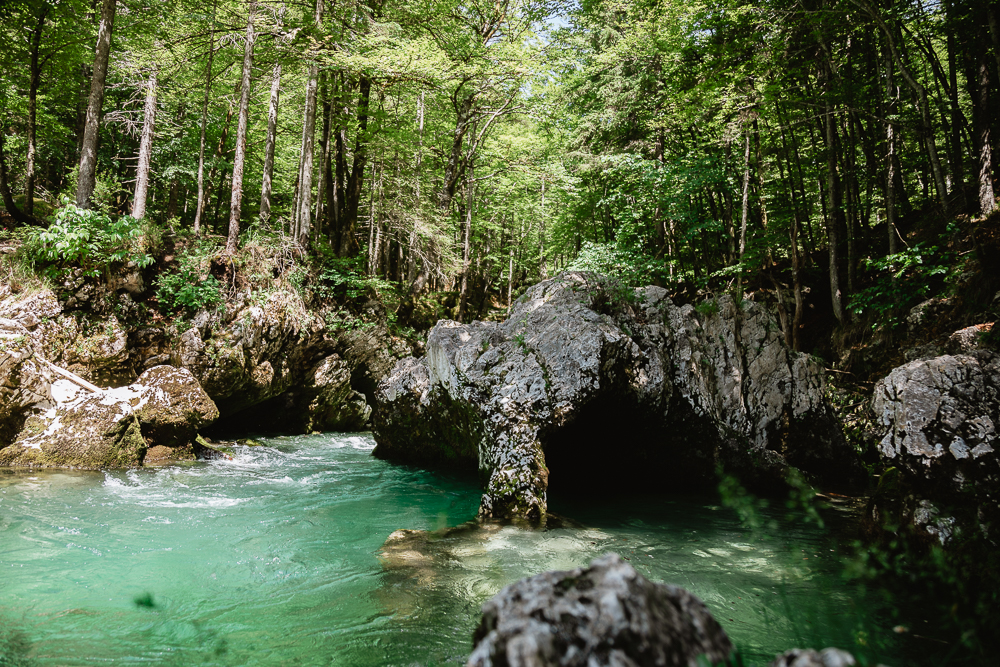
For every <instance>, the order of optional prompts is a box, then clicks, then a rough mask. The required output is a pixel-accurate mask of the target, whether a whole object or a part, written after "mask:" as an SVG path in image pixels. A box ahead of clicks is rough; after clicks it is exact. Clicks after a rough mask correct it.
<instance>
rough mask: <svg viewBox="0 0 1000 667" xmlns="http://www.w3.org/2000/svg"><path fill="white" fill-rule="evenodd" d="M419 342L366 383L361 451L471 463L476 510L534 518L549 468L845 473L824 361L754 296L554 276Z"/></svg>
mask: <svg viewBox="0 0 1000 667" xmlns="http://www.w3.org/2000/svg"><path fill="white" fill-rule="evenodd" d="M426 349H427V354H426V356H425V357H424V358H422V359H415V358H407V359H403V360H401V361H400V362H399V363H398V364H397V365H396V366H395V368H394V369H393V371H392V373H391V374H390V375H389V376H388V377H387V378H386V379H385V380H383V382H382V383H381V384H380V386H379V394H378V407H377V410H376V412H375V414H374V417H373V422H374V431H375V439H376V442H377V443H378V446H377V448H376V450H375V454H376V455H377V456H382V457H385V458H394V459H397V460H402V461H408V462H413V463H424V464H426V463H448V462H452V463H456V464H460V465H467V466H476V465H478V469H479V471H480V476H481V478H482V479H483V481H484V486H485V487H486V488H485V492H484V494H483V499H482V504H481V508H480V515H481V516H482V517H493V518H511V517H522V518H528V519H532V520H537V519H540V518H542V517H543V516H544V514H545V511H546V492H547V488H548V485H549V481H550V479H549V478H550V474H551V477H552V482H553V483H556V482H557V481H558V479H559V476H560V475H562V479H563V480H569V479H571V478H579V479H586V478H587V476H588V475H593V482H594V483H596V484H600V485H602V486H607V485H608V483H609V481H610V480H614V479H616V478H617V479H625V480H628V482H629V483H630V484H633V485H635V484H637V483H640V480H642V481H650V482H652V483H655V484H658V485H660V486H661V488H662V487H663V486H664V485H688V486H690V485H692V484H695V485H697V484H698V483H703V484H709V483H711V482H712V481H713V480H714V479H715V470H716V467H717V466H718V465H722V466H724V467H726V468H727V469H729V470H733V471H738V472H739V473H741V475H742V476H743V477H744V479H748V478H751V479H752V478H756V479H758V480H759V481H762V482H771V481H774V480H776V479H779V478H780V477H781V476H782V475H783V473H784V472H785V471H786V469H787V467H788V466H795V467H798V468H800V469H802V470H804V471H807V472H809V473H813V474H814V475H816V476H817V477H819V478H821V479H826V480H829V481H835V480H839V481H840V482H844V481H845V480H850V479H851V478H853V477H854V476H855V475H856V473H857V470H858V467H857V462H856V458H855V456H854V453H853V451H852V450H851V449H850V448H849V447H848V446H847V444H846V442H845V441H844V438H843V435H842V433H841V430H840V426H839V424H838V422H837V420H836V419H835V417H834V415H833V413H832V410H831V409H830V407H829V406H828V405H827V403H826V402H825V400H824V397H823V389H824V377H823V371H822V367H821V366H820V365H819V364H818V363H817V362H815V361H813V360H812V359H810V358H809V357H808V356H806V355H804V354H798V353H794V352H791V351H790V350H789V349H788V348H787V347H786V346H785V344H784V342H783V340H782V336H781V334H780V331H779V330H778V326H777V324H776V323H775V321H774V319H773V318H772V317H771V316H770V314H769V313H768V312H766V311H765V310H764V309H763V308H762V307H760V306H758V305H756V304H753V303H748V302H744V303H742V304H737V303H736V302H735V301H734V300H733V299H732V298H730V297H728V296H724V297H720V298H719V299H717V300H716V301H713V302H708V303H706V304H705V306H704V307H701V308H700V309H695V308H694V307H692V306H690V305H684V306H677V305H675V304H674V303H673V302H672V301H671V300H670V299H669V298H667V295H666V291H665V290H663V289H661V288H658V287H647V288H644V289H640V290H635V291H632V290H625V289H622V288H620V287H618V286H617V285H616V284H615V283H613V282H610V281H607V280H605V279H602V278H600V277H597V276H595V275H592V274H585V273H566V274H563V275H561V276H559V277H557V278H554V279H551V280H547V281H545V282H542V283H539V284H538V285H535V286H534V287H532V288H531V289H529V290H528V291H527V292H526V293H525V294H524V295H523V296H522V297H521V298H520V299H519V300H518V301H517V303H515V304H514V306H513V307H512V308H511V311H510V314H509V316H508V318H507V320H506V321H505V322H503V323H487V322H473V323H472V324H469V325H462V324H459V323H457V322H452V321H441V322H439V323H438V325H437V326H435V327H434V329H433V330H432V331H431V332H430V334H429V335H428V339H427V345H426ZM595 473H596V474H595ZM643 476H645V477H646V479H645V480H643V479H642V478H643Z"/></svg>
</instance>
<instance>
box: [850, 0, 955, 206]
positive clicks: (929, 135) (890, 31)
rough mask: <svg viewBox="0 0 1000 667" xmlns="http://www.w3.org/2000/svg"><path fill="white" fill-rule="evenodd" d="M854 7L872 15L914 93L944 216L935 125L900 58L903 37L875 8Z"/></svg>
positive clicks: (944, 198)
mask: <svg viewBox="0 0 1000 667" xmlns="http://www.w3.org/2000/svg"><path fill="white" fill-rule="evenodd" d="M854 1H855V4H859V5H861V6H862V7H864V9H865V10H866V11H867V12H868V13H869V15H871V17H872V18H873V19H875V22H876V23H878V25H879V27H880V28H881V29H882V32H883V33H884V34H885V36H886V41H887V43H888V45H889V52H890V53H891V54H892V59H893V60H894V61H895V63H896V67H898V68H899V73H900V74H901V75H902V76H903V80H904V81H905V82H906V85H907V86H909V87H910V89H911V90H913V93H914V94H915V95H916V97H917V106H918V107H919V109H920V128H921V135H922V138H923V140H924V147H925V148H926V150H927V158H928V161H929V162H930V166H931V173H932V175H933V177H934V188H935V190H936V191H937V195H938V201H939V202H940V204H941V210H942V211H943V212H944V214H945V215H948V214H949V212H950V206H949V205H948V188H947V186H946V184H945V180H944V170H943V169H941V160H940V158H939V157H938V152H937V145H936V144H935V142H934V124H933V123H932V121H931V112H930V104H929V102H928V101H927V89H926V88H924V86H923V85H922V84H921V83H920V82H919V81H918V80H917V78H916V77H915V76H914V75H913V73H912V72H911V71H910V69H909V67H907V66H906V62H905V61H904V57H903V43H902V41H903V40H902V34H901V32H900V30H899V27H898V26H891V27H890V26H889V25H888V24H887V23H886V22H885V20H883V19H882V16H881V14H879V13H878V12H877V11H876V10H875V9H874V8H872V7H871V6H870V5H867V4H866V3H864V2H862V1H861V0H854Z"/></svg>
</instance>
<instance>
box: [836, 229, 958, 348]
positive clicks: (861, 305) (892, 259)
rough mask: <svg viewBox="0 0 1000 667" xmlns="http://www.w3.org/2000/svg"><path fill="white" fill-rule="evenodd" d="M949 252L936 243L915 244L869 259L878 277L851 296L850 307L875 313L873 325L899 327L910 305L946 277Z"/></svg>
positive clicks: (869, 267) (869, 266)
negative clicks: (943, 250) (899, 250)
mask: <svg viewBox="0 0 1000 667" xmlns="http://www.w3.org/2000/svg"><path fill="white" fill-rule="evenodd" d="M952 255H953V254H952V253H950V252H942V251H940V250H939V249H938V247H937V246H927V245H925V244H923V243H916V244H914V245H913V247H911V248H907V249H906V250H904V251H903V252H899V253H896V254H895V255H888V256H886V257H882V258H881V259H876V260H868V261H867V262H866V266H867V268H868V269H869V270H871V271H874V272H876V273H877V275H878V277H877V278H876V279H875V282H874V284H872V285H871V286H869V287H867V288H865V289H863V290H861V291H859V292H858V293H857V294H855V295H854V297H853V298H852V299H851V302H850V305H849V309H850V310H851V311H852V312H853V313H855V314H857V315H861V314H863V313H869V314H872V315H874V318H875V327H876V328H878V327H888V328H890V329H891V328H894V327H896V326H898V325H899V324H901V323H902V321H903V318H904V317H905V315H906V313H907V312H908V311H909V309H910V308H912V307H913V306H915V305H917V304H918V303H919V302H920V301H922V300H924V299H926V298H927V297H928V295H929V294H930V293H931V289H932V287H933V286H934V283H935V282H936V281H941V280H943V279H944V278H945V276H946V275H947V273H948V271H949V267H950V266H951V264H952V259H953V256H952Z"/></svg>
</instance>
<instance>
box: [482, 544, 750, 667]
mask: <svg viewBox="0 0 1000 667" xmlns="http://www.w3.org/2000/svg"><path fill="white" fill-rule="evenodd" d="M473 642H474V644H475V648H474V649H473V651H472V654H471V655H470V656H469V660H468V662H467V663H466V664H467V666H469V667H486V666H488V665H489V666H493V667H503V666H508V665H509V666H511V667H514V666H525V667H527V666H529V665H530V666H538V667H542V666H545V665H565V666H574V665H580V666H581V667H582V666H584V665H586V666H588V667H590V666H595V667H596V666H599V665H608V666H610V665H616V666H619V665H620V666H628V665H637V666H638V665H678V666H679V665H690V666H691V667H695V665H698V664H703V663H699V658H701V659H702V660H704V659H705V658H707V660H708V664H717V663H720V662H723V661H725V660H727V659H728V658H729V657H730V654H731V653H732V651H733V646H732V643H731V642H730V641H729V637H728V636H727V635H726V633H725V631H724V630H723V629H722V627H721V626H720V625H719V624H718V623H717V622H716V620H715V619H714V618H713V617H712V615H711V613H710V612H709V611H708V608H707V607H705V605H704V603H702V602H701V600H699V599H698V598H696V597H695V596H693V595H691V594H690V593H688V592H687V591H685V590H684V589H682V588H678V587H676V586H668V585H664V584H658V583H654V582H651V581H649V580H648V579H646V578H645V577H643V576H642V575H641V574H639V573H638V572H636V571H635V569H634V568H633V567H632V566H631V565H629V564H628V563H626V562H624V561H623V560H622V559H621V558H620V557H619V556H617V555H615V554H609V555H607V556H603V557H601V558H598V559H596V560H595V561H593V563H591V565H590V567H587V568H580V569H576V570H570V571H564V572H546V573H544V574H540V575H537V576H534V577H530V578H527V579H522V580H521V581H519V582H517V583H514V584H511V585H510V586H507V587H506V588H504V589H503V590H502V591H501V592H500V593H499V594H497V595H496V596H495V597H494V598H493V599H492V600H490V601H489V602H487V603H486V604H484V605H483V616H482V620H481V621H480V623H479V627H478V628H477V629H476V631H475V634H474V637H473Z"/></svg>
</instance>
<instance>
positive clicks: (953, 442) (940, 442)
mask: <svg viewBox="0 0 1000 667" xmlns="http://www.w3.org/2000/svg"><path fill="white" fill-rule="evenodd" d="M872 408H873V410H874V411H875V416H876V418H877V419H878V423H879V424H880V425H881V427H882V429H883V431H882V433H883V437H882V439H881V442H880V443H879V452H880V454H881V457H882V459H883V461H884V462H885V463H886V464H887V465H889V466H894V467H896V468H897V469H898V471H899V474H900V476H901V477H902V480H903V481H904V483H905V484H906V486H907V487H908V488H909V489H910V490H912V492H913V494H914V496H913V497H911V498H908V499H907V502H906V504H907V505H908V508H906V509H904V513H905V514H907V515H908V516H910V519H911V521H912V523H913V524H914V525H916V526H917V527H920V528H922V530H924V532H926V533H928V534H929V535H931V536H932V537H934V538H936V539H938V540H939V541H941V542H942V543H945V542H947V541H948V539H950V537H951V536H952V534H953V531H954V525H955V519H954V517H951V516H948V515H947V512H946V511H945V508H948V509H950V510H961V509H963V508H965V509H968V508H973V510H974V512H975V513H976V514H977V515H978V518H977V519H976V521H977V522H978V523H980V525H981V527H983V528H986V527H987V524H989V523H992V522H995V521H996V519H997V518H998V514H1000V512H998V511H997V508H998V503H997V489H998V488H1000V457H998V456H997V451H996V450H997V448H998V446H1000V442H998V440H997V427H998V424H1000V355H998V354H997V353H995V352H991V351H989V350H974V351H972V352H970V353H968V354H956V355H942V356H938V357H933V358H930V359H921V360H917V361H911V362H910V363H908V364H906V365H904V366H900V367H898V368H895V369H893V371H892V372H891V373H889V375H888V376H887V377H885V378H884V379H882V380H880V381H879V382H878V384H877V385H876V386H875V393H874V398H873V400H872Z"/></svg>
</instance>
